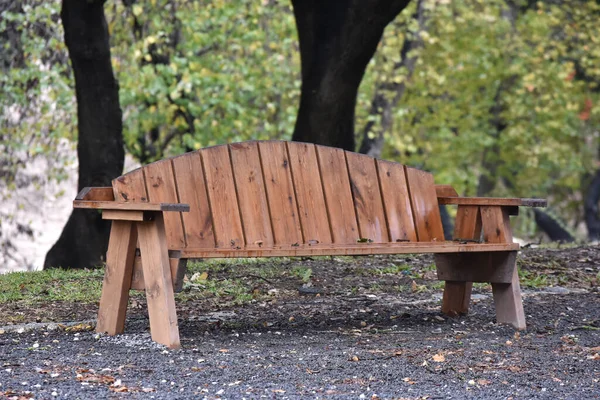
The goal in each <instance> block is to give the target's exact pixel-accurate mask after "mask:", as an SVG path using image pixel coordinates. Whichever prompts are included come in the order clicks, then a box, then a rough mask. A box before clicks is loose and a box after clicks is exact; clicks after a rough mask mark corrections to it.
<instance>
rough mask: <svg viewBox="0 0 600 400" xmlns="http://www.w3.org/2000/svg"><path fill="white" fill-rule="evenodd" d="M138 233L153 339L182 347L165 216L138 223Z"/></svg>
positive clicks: (159, 215)
mask: <svg viewBox="0 0 600 400" xmlns="http://www.w3.org/2000/svg"><path fill="white" fill-rule="evenodd" d="M137 230H138V237H139V243H140V256H141V260H142V268H143V270H144V287H145V288H146V301H147V303H148V315H149V317H150V334H151V336H152V340H154V341H155V342H157V343H160V344H163V345H165V346H167V347H169V348H172V349H173V348H178V347H180V344H179V328H178V325H177V313H176V310H175V296H174V294H173V280H172V277H171V266H170V263H169V251H168V249H167V246H166V243H167V236H166V232H165V225H164V221H163V217H162V213H157V214H156V217H155V219H154V221H151V222H138V223H137Z"/></svg>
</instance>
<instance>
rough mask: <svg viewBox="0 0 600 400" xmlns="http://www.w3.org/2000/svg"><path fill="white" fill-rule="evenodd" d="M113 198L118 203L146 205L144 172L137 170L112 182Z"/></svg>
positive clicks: (146, 195) (140, 169)
mask: <svg viewBox="0 0 600 400" xmlns="http://www.w3.org/2000/svg"><path fill="white" fill-rule="evenodd" d="M112 187H113V191H114V198H115V200H116V201H118V202H132V203H147V202H148V194H147V192H146V183H145V181H144V171H143V169H142V168H138V169H136V170H133V171H131V172H128V173H126V174H125V175H122V176H119V177H118V178H116V179H113V181H112Z"/></svg>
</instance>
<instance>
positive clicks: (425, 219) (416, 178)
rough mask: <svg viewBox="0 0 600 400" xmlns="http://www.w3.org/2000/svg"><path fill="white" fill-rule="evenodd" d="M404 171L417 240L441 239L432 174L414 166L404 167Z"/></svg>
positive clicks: (441, 232) (442, 231)
mask: <svg viewBox="0 0 600 400" xmlns="http://www.w3.org/2000/svg"><path fill="white" fill-rule="evenodd" d="M405 173H406V180H407V182H408V189H409V193H410V202H411V205H412V211H413V217H414V219H415V228H416V231H417V237H418V239H419V242H431V241H443V240H444V228H443V227H442V218H441V217H440V209H439V206H438V201H437V196H436V194H435V185H434V183H433V175H431V174H430V173H428V172H425V171H420V170H418V169H414V168H406V169H405Z"/></svg>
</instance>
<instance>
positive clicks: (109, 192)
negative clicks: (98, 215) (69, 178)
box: [75, 186, 115, 201]
mask: <svg viewBox="0 0 600 400" xmlns="http://www.w3.org/2000/svg"><path fill="white" fill-rule="evenodd" d="M75 200H97V201H114V200H115V193H114V191H113V188H112V186H109V187H85V188H83V189H81V191H80V192H79V193H78V194H77V196H76V197H75Z"/></svg>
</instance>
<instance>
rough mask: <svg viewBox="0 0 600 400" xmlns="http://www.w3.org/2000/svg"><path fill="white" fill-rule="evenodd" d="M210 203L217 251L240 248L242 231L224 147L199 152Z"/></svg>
mask: <svg viewBox="0 0 600 400" xmlns="http://www.w3.org/2000/svg"><path fill="white" fill-rule="evenodd" d="M200 154H201V155H202V166H203V168H204V175H205V178H206V190H207V193H208V198H209V201H210V209H211V213H212V220H213V229H214V234H215V243H216V246H217V247H219V248H236V247H243V246H244V245H245V242H244V231H243V230H242V221H241V219H240V210H239V207H238V201H237V195H236V193H235V184H234V181H233V172H232V170H231V162H230V159H229V150H228V148H227V146H226V145H223V146H215V147H210V148H207V149H203V150H201V151H200Z"/></svg>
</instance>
